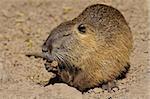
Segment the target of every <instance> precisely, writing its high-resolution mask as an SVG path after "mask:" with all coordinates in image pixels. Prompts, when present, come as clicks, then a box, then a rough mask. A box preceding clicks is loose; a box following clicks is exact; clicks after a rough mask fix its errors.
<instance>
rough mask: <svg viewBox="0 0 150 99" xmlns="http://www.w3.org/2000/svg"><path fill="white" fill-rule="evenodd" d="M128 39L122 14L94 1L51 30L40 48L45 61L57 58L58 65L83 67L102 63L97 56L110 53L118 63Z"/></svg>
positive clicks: (127, 47)
mask: <svg viewBox="0 0 150 99" xmlns="http://www.w3.org/2000/svg"><path fill="white" fill-rule="evenodd" d="M131 39H132V37H131V35H130V29H129V27H128V25H127V23H126V21H125V19H124V17H123V16H122V14H121V13H120V12H119V11H118V10H116V9H115V8H113V7H110V6H106V5H99V4H97V5H92V6H89V7H87V8H86V9H85V10H84V11H83V12H82V13H81V14H80V15H79V16H78V17H76V18H75V19H73V20H71V21H67V22H64V23H61V24H60V25H59V26H57V27H56V28H55V29H53V30H52V31H51V33H50V35H49V37H48V38H47V40H46V42H45V43H44V45H43V49H42V50H43V52H44V53H45V55H46V56H47V58H48V59H49V60H57V61H58V63H59V65H63V66H65V67H71V66H76V67H80V68H85V67H93V66H92V65H98V64H103V63H100V62H101V59H103V61H105V57H107V58H111V57H113V55H112V54H114V55H116V56H115V57H116V60H117V61H119V62H121V61H120V59H121V58H120V56H121V57H123V58H124V57H128V54H129V53H128V52H129V50H130V48H131V46H132V45H131V44H130V43H131ZM117 54H124V55H126V56H124V55H123V56H122V55H117ZM106 60H107V59H106ZM111 60H112V58H111V59H110V60H109V61H108V62H110V63H111ZM124 61H128V59H126V58H124ZM106 63H107V62H106Z"/></svg>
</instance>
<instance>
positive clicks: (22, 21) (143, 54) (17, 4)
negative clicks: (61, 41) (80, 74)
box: [0, 0, 150, 99]
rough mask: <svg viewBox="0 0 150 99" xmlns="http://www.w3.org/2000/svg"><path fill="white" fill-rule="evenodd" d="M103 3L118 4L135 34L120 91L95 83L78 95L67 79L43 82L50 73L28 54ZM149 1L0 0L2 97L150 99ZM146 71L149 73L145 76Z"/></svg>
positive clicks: (17, 98)
mask: <svg viewBox="0 0 150 99" xmlns="http://www.w3.org/2000/svg"><path fill="white" fill-rule="evenodd" d="M97 3H98V4H106V5H111V6H113V7H115V8H117V9H118V10H119V11H121V13H122V14H123V15H124V17H125V19H126V20H127V22H128V24H129V26H130V28H131V30H132V33H133V37H134V48H133V53H132V55H131V68H130V71H129V73H128V74H127V78H125V79H123V80H120V81H118V85H119V88H120V89H119V90H118V91H115V92H111V93H108V92H107V91H103V90H102V89H101V88H94V89H91V90H89V92H87V93H84V94H82V93H81V92H79V91H78V90H76V89H75V88H72V87H69V86H68V85H66V84H55V85H49V86H47V87H42V86H40V85H39V84H38V83H40V82H44V81H48V80H49V79H50V78H51V77H53V74H52V73H48V72H47V71H46V70H45V68H44V62H43V60H42V59H38V58H34V57H30V58H28V57H26V56H25V53H28V52H35V51H36V52H37V51H38V52H40V51H41V45H42V44H43V42H44V40H45V39H46V38H47V37H48V35H49V33H50V31H51V30H52V29H53V28H54V27H56V26H57V25H59V24H60V23H61V22H64V21H66V20H71V19H73V18H75V17H76V16H77V15H79V14H80V13H81V12H82V11H83V10H84V9H85V8H86V7H87V6H89V5H92V4H97ZM148 3H150V2H149V1H148V0H147V1H146V0H0V99H149V97H150V96H149V95H150V90H149V89H150V84H149V83H148V82H149V79H148V73H150V71H148V66H149V64H148V62H149V61H150V59H149V58H148V54H149V50H148V41H149V40H150V39H149V32H150V31H149V27H148V26H149V23H148ZM149 76H150V75H149Z"/></svg>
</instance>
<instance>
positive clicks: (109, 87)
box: [102, 80, 119, 92]
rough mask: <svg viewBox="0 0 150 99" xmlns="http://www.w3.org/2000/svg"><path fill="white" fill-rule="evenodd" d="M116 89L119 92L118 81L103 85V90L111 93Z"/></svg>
mask: <svg viewBox="0 0 150 99" xmlns="http://www.w3.org/2000/svg"><path fill="white" fill-rule="evenodd" d="M114 88H117V89H118V90H119V87H118V86H117V84H116V81H114V80H113V81H110V82H108V83H104V84H102V89H103V90H107V91H108V92H111V90H113V89H114ZM113 91H114V90H113Z"/></svg>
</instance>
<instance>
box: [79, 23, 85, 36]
mask: <svg viewBox="0 0 150 99" xmlns="http://www.w3.org/2000/svg"><path fill="white" fill-rule="evenodd" d="M78 31H79V33H81V34H85V33H86V26H85V25H84V24H79V26H78Z"/></svg>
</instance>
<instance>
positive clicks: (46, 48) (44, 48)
mask: <svg viewBox="0 0 150 99" xmlns="http://www.w3.org/2000/svg"><path fill="white" fill-rule="evenodd" d="M51 51H52V45H51V44H49V45H46V43H44V44H43V46H42V52H44V53H46V52H49V53H51Z"/></svg>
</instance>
